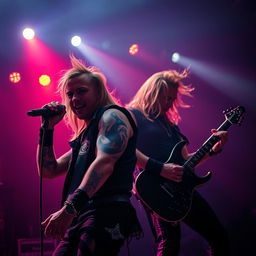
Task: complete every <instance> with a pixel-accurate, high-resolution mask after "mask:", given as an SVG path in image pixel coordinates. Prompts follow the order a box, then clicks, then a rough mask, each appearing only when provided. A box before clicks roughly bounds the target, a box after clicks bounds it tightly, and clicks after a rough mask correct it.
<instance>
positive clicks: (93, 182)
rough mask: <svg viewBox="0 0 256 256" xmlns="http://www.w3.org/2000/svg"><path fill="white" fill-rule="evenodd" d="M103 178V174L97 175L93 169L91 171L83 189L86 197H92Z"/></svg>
mask: <svg viewBox="0 0 256 256" xmlns="http://www.w3.org/2000/svg"><path fill="white" fill-rule="evenodd" d="M103 176H104V174H103V173H98V172H97V171H96V170H94V169H93V170H92V172H91V174H90V177H89V178H88V181H87V184H86V187H85V192H86V193H87V195H93V194H94V193H95V191H97V188H98V186H99V183H100V181H101V180H102V177H103Z"/></svg>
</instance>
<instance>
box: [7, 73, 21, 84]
mask: <svg viewBox="0 0 256 256" xmlns="http://www.w3.org/2000/svg"><path fill="white" fill-rule="evenodd" d="M9 79H10V81H11V82H12V83H14V84H16V83H18V82H19V81H20V80H21V75H20V73H18V72H12V73H11V74H10V76H9Z"/></svg>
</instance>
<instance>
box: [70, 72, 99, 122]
mask: <svg viewBox="0 0 256 256" xmlns="http://www.w3.org/2000/svg"><path fill="white" fill-rule="evenodd" d="M66 95H67V97H68V99H69V105H70V108H71V110H72V111H73V112H74V114H75V115H76V116H77V117H78V118H79V119H83V120H85V121H90V119H91V117H92V116H93V114H94V112H95V110H96V109H97V107H98V99H99V92H98V90H97V88H96V85H95V84H94V83H93V82H92V81H91V79H90V78H89V77H88V75H87V74H82V75H80V76H78V77H75V78H72V79H70V81H69V82H68V84H67V87H66Z"/></svg>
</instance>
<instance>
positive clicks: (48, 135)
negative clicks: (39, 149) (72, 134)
mask: <svg viewBox="0 0 256 256" xmlns="http://www.w3.org/2000/svg"><path fill="white" fill-rule="evenodd" d="M53 131H54V130H53V129H52V130H45V129H43V128H40V134H39V145H44V146H46V147H50V146H52V145H53Z"/></svg>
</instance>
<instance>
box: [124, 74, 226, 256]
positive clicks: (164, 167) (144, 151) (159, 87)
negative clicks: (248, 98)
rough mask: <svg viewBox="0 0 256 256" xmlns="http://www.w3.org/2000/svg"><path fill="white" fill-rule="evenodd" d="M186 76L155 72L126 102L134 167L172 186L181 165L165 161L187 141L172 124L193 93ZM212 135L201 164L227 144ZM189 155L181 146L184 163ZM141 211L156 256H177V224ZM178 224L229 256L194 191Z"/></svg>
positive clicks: (219, 227) (219, 253) (210, 212)
mask: <svg viewBox="0 0 256 256" xmlns="http://www.w3.org/2000/svg"><path fill="white" fill-rule="evenodd" d="M187 76H188V70H184V71H183V72H181V73H179V72H177V71H175V70H167V71H162V72H158V73H155V74H153V75H152V76H151V77H149V78H148V79H147V80H146V82H145V83H144V84H143V85H142V86H141V87H140V89H139V90H138V92H137V93H136V95H135V96H134V98H133V99H132V101H131V102H130V103H129V104H127V107H128V108H129V109H130V110H131V112H132V113H133V114H134V116H135V117H136V120H137V124H138V141H137V165H138V167H140V168H142V169H145V170H146V171H151V172H157V173H158V174H159V175H161V176H163V177H164V178H167V179H170V180H172V181H175V182H181V181H182V175H183V167H181V166H179V165H177V164H175V163H168V164H164V163H165V162H166V161H167V159H168V157H169V156H170V154H171V151H172V149H173V147H174V146H175V145H176V143H178V142H179V141H181V140H186V141H188V140H187V138H186V137H185V136H184V135H183V134H182V133H181V132H180V130H179V128H178V126H177V124H178V122H179V120H180V119H181V117H180V115H179V112H178V107H183V108H187V107H189V106H188V105H186V104H185V103H184V102H183V101H182V99H181V96H183V95H185V96H191V92H192V91H193V90H194V88H193V87H191V86H188V85H185V84H184V83H183V82H182V80H183V79H185V78H186V77H187ZM211 132H212V133H213V134H214V135H215V136H219V137H220V140H219V141H218V142H217V143H216V144H215V145H214V146H213V147H212V149H211V150H210V153H209V154H207V155H206V156H205V157H204V158H203V159H202V161H201V163H202V162H203V161H205V160H207V159H208V158H209V157H212V156H214V155H216V154H218V153H219V152H221V149H222V147H223V145H224V144H225V142H226V140H227V132H226V131H219V132H217V131H216V129H212V130H211ZM192 154H193V153H189V152H188V150H187V148H186V146H184V147H183V149H182V156H183V158H184V159H188V158H189V157H190V156H191V155H192ZM145 185H146V184H145ZM159 200H160V199H159ZM144 207H145V210H146V213H147V217H148V219H149V223H150V225H151V228H152V232H153V234H154V237H155V240H156V243H157V256H167V255H168V256H174V255H175V256H177V255H178V254H179V250H180V239H181V230H180V223H179V222H167V221H164V220H163V219H161V218H159V217H157V216H156V215H155V214H154V213H153V212H152V211H151V210H150V209H148V208H147V207H146V206H145V205H144ZM183 221H184V223H186V224H187V225H188V226H189V227H190V228H192V229H193V230H194V231H196V232H198V233H199V234H200V235H201V236H202V237H204V239H206V241H207V242H208V243H209V245H210V248H211V252H212V255H214V256H224V255H225V256H227V255H229V250H228V236H227V232H226V230H225V229H224V227H223V226H222V224H221V223H220V221H219V219H218V218H217V216H216V214H215V213H214V211H213V210H212V208H211V207H210V206H209V204H208V203H207V201H206V200H205V199H204V198H203V197H202V196H201V195H200V194H199V193H198V192H197V191H194V193H193V198H192V206H191V209H190V211H189V213H188V214H187V215H186V217H185V218H184V219H183Z"/></svg>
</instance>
